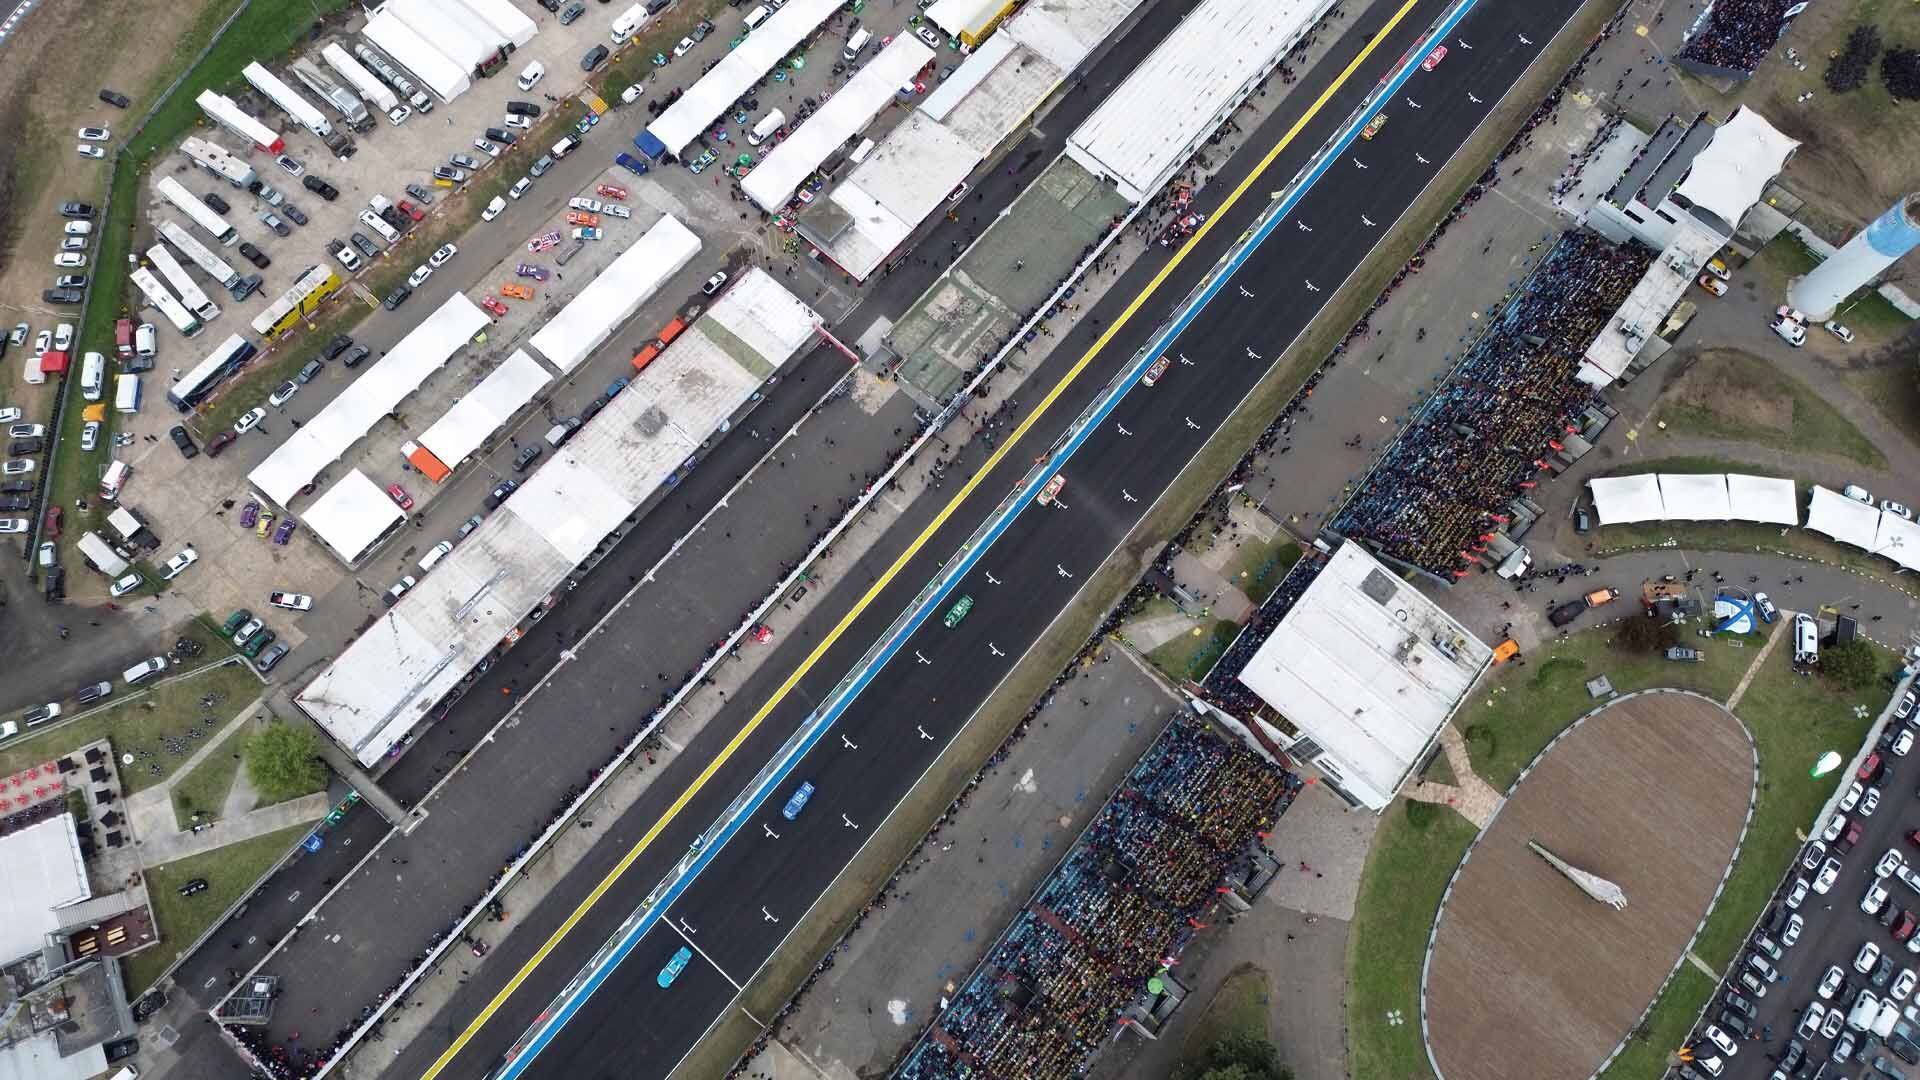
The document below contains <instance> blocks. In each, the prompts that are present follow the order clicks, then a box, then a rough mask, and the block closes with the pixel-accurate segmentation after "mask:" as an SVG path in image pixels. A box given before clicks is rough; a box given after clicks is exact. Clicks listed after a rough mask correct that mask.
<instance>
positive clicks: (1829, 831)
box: [1820, 814, 1847, 844]
mask: <svg viewBox="0 0 1920 1080" xmlns="http://www.w3.org/2000/svg"><path fill="white" fill-rule="evenodd" d="M1846 830H1847V815H1845V814H1835V815H1833V816H1832V817H1830V818H1828V819H1827V827H1826V828H1824V829H1822V830H1820V839H1821V841H1822V842H1823V843H1828V844H1831V843H1833V842H1834V841H1835V840H1838V839H1840V834H1841V833H1843V832H1845V831H1846Z"/></svg>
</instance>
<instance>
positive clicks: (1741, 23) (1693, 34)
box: [1674, 0, 1798, 75]
mask: <svg viewBox="0 0 1920 1080" xmlns="http://www.w3.org/2000/svg"><path fill="white" fill-rule="evenodd" d="M1797 2H1798V0H1716V2H1715V3H1713V4H1711V5H1709V7H1708V10H1707V12H1706V14H1705V15H1704V16H1703V17H1702V18H1701V19H1700V20H1699V21H1698V22H1696V23H1695V24H1694V25H1693V27H1692V28H1691V29H1690V30H1688V31H1687V40H1686V44H1684V45H1682V46H1681V47H1680V51H1679V52H1678V53H1675V54H1674V63H1676V64H1678V65H1680V66H1682V67H1695V68H1700V67H1706V68H1714V69H1717V70H1719V71H1731V72H1739V73H1741V74H1742V75H1751V74H1753V72H1754V69H1756V68H1758V67H1759V66H1760V61H1762V60H1765V59H1766V58H1767V52H1768V51H1769V50H1770V49H1772V48H1773V43H1774V42H1776V41H1779V40H1780V35H1781V34H1783V33H1785V32H1786V29H1787V23H1788V22H1789V21H1791V20H1790V18H1789V16H1788V15H1787V11H1788V10H1789V9H1791V8H1793V7H1795V6H1796V4H1797Z"/></svg>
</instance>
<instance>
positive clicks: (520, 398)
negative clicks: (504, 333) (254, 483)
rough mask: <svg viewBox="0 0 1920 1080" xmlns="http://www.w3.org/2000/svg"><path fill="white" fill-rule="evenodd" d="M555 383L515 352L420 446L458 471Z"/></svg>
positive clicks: (522, 353) (445, 416)
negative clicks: (538, 395) (516, 414)
mask: <svg viewBox="0 0 1920 1080" xmlns="http://www.w3.org/2000/svg"><path fill="white" fill-rule="evenodd" d="M552 379H553V376H551V375H549V374H548V373H547V369H546V367H545V365H543V364H541V363H540V361H538V360H535V359H534V358H533V356H532V355H531V354H530V353H528V352H527V350H525V349H515V350H513V355H512V356H509V357H507V358H506V360H505V361H503V362H502V363H501V364H500V366H499V367H497V368H494V369H493V370H492V371H491V372H489V373H488V374H487V377H486V378H484V379H482V380H480V385H478V386H476V387H474V388H473V389H471V390H469V391H467V392H466V393H465V394H462V395H460V400H459V401H456V402H454V403H453V407H452V408H450V409H448V410H447V411H446V413H445V414H443V415H442V416H441V417H440V419H438V420H436V421H434V422H433V426H432V427H429V428H428V429H427V430H425V431H423V432H421V433H420V440H419V441H420V445H422V446H424V447H426V448H427V450H428V451H429V452H430V453H432V454H433V456H434V457H437V458H439V459H440V460H441V462H442V463H444V464H445V465H446V466H447V468H449V469H453V468H458V467H459V465H460V462H462V461H464V460H465V459H466V457H467V455H468V454H471V453H473V452H474V451H475V450H478V449H480V446H481V444H483V443H485V442H486V441H487V438H488V437H489V436H491V435H492V434H493V433H494V432H496V431H498V430H500V428H501V426H502V425H503V424H505V423H506V422H507V421H508V420H510V419H512V418H513V414H515V413H517V412H519V411H520V410H521V409H522V408H525V407H526V404H527V403H528V402H529V401H532V400H533V397H534V395H535V394H538V393H539V392H540V388H541V387H543V386H545V385H547V383H548V382H550V381H552ZM309 516H311V515H309Z"/></svg>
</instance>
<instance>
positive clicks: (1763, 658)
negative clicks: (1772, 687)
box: [1727, 610, 1795, 712]
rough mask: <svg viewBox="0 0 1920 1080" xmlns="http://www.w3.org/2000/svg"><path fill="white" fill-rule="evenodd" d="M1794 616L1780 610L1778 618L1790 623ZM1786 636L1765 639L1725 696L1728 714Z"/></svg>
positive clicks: (1780, 635) (1745, 693)
mask: <svg viewBox="0 0 1920 1080" xmlns="http://www.w3.org/2000/svg"><path fill="white" fill-rule="evenodd" d="M1794 614H1795V613H1794V612H1791V611H1785V610H1782V611H1781V612H1780V617H1781V618H1782V619H1785V620H1786V621H1787V622H1788V623H1791V622H1792V621H1793V616H1794ZM1788 636H1789V635H1788V634H1787V633H1785V632H1784V630H1783V631H1782V632H1780V633H1776V634H1774V635H1773V636H1772V637H1769V638H1768V639H1767V643H1766V645H1764V646H1762V647H1761V649H1760V652H1759V654H1758V655H1756V656H1755V657H1754V658H1753V663H1751V664H1748V665H1747V673H1746V674H1745V675H1742V676H1740V684H1739V685H1738V686H1735V687H1734V688H1733V693H1731V694H1728V695H1727V711H1728V712H1733V710H1734V709H1735V708H1736V707H1738V706H1739V704H1740V699H1741V698H1743V697H1746V696H1747V687H1749V686H1751V685H1753V677H1754V676H1755V675H1758V674H1759V673H1760V667H1761V665H1763V664H1765V663H1766V662H1767V657H1769V656H1772V655H1773V650H1774V649H1776V648H1778V647H1779V645H1780V642H1782V641H1784V640H1786V638H1787V637H1788Z"/></svg>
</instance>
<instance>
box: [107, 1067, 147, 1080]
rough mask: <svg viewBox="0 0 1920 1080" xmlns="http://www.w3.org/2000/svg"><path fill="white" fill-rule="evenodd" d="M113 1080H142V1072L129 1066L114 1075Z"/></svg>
mask: <svg viewBox="0 0 1920 1080" xmlns="http://www.w3.org/2000/svg"><path fill="white" fill-rule="evenodd" d="M113 1080H140V1070H139V1069H136V1068H134V1067H133V1066H131V1065H129V1066H127V1067H126V1068H124V1069H121V1070H120V1071H119V1072H117V1073H114V1074H113Z"/></svg>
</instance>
